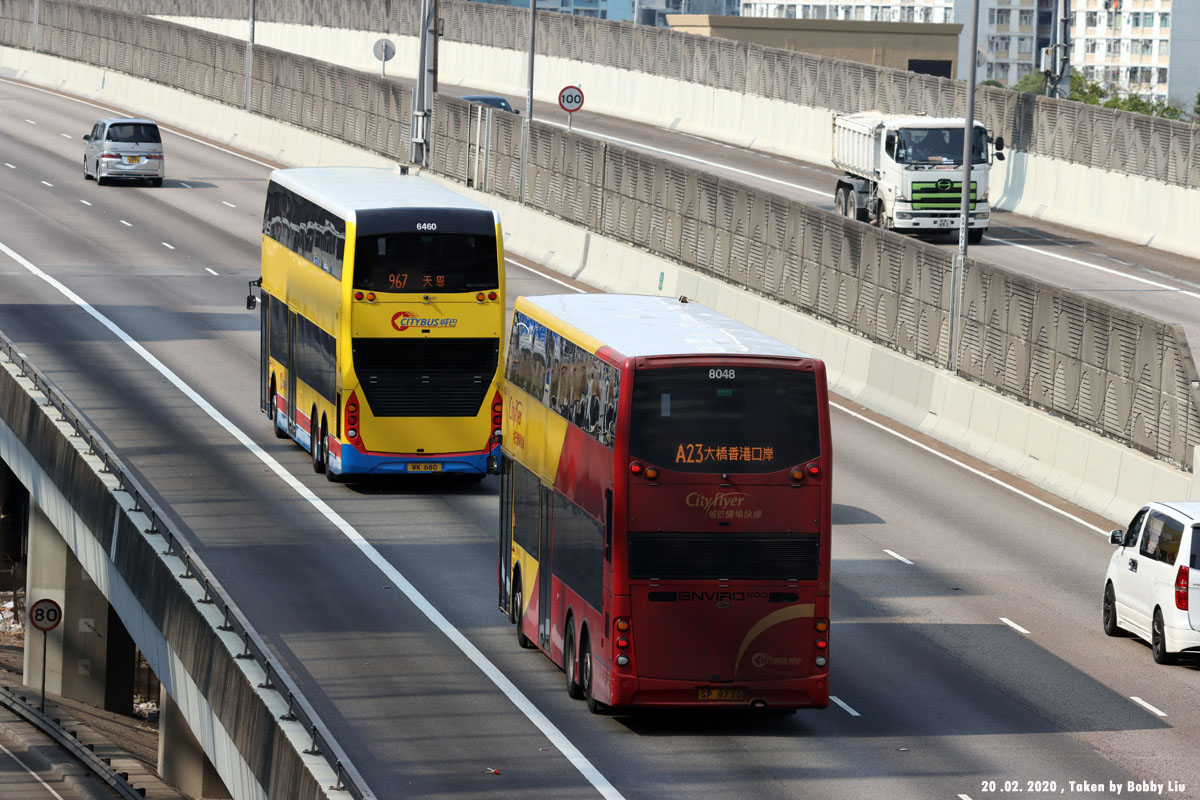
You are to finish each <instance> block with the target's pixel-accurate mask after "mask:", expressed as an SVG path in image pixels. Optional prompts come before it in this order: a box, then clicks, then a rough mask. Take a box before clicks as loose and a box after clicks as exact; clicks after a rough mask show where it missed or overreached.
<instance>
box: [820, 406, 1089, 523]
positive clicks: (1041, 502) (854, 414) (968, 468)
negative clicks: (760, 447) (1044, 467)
mask: <svg viewBox="0 0 1200 800" xmlns="http://www.w3.org/2000/svg"><path fill="white" fill-rule="evenodd" d="M829 405H830V407H832V408H836V409H837V410H838V411H843V412H845V413H847V414H849V415H850V416H852V417H854V418H855V419H858V420H862V421H863V422H866V423H867V424H869V425H874V426H875V427H876V428H878V429H879V430H881V431H886V432H888V433H890V434H891V435H892V436H895V437H896V438H898V439H901V440H902V441H905V442H908V443H909V444H911V445H913V446H915V447H919V448H920V449H922V450H924V451H925V452H927V453H929V454H930V455H935V456H937V457H938V458H940V459H943V460H945V461H949V462H950V463H951V464H954V465H955V466H957V467H961V468H962V469H965V470H966V471H967V472H970V473H971V474H973V475H975V476H977V477H980V478H983V479H984V480H988V481H991V482H992V483H994V484H996V485H997V486H1000V487H1003V488H1005V489H1008V490H1009V491H1010V492H1012V493H1014V494H1017V495H1020V496H1021V497H1023V498H1025V499H1026V500H1029V501H1030V502H1032V503H1036V504H1038V505H1039V506H1041V507H1043V508H1045V509H1048V510H1050V511H1053V512H1054V513H1056V514H1061V515H1062V516H1064V517H1066V518H1067V519H1069V520H1071V521H1072V522H1078V523H1079V524H1080V525H1082V526H1083V527H1085V528H1087V529H1089V530H1093V531H1095V532H1096V533H1098V534H1100V535H1101V536H1103V537H1104V538H1106V539H1107V538H1108V531H1105V530H1101V529H1100V528H1097V527H1096V526H1095V525H1092V524H1091V523H1090V522H1085V521H1084V520H1082V519H1080V518H1079V517H1077V516H1075V515H1074V514H1072V513H1071V512H1069V511H1064V510H1062V509H1061V508H1057V507H1055V506H1053V505H1051V504H1050V503H1047V502H1046V501H1045V500H1041V499H1038V498H1036V497H1034V496H1033V495H1031V494H1029V492H1024V491H1021V490H1020V489H1018V488H1017V487H1015V486H1013V485H1011V484H1007V483H1005V482H1004V481H1002V480H1000V479H999V478H997V477H996V476H994V475H988V474H987V473H986V472H983V471H982V470H978V469H975V468H974V467H972V466H969V465H967V464H964V463H963V462H961V461H959V460H958V459H957V458H954V457H953V456H949V455H946V454H945V453H941V452H938V451H937V450H934V449H933V448H932V447H930V446H929V445H927V444H923V443H922V442H918V441H917V440H916V439H913V438H912V437H911V436H905V435H904V434H903V433H900V431H897V430H893V429H891V428H889V427H888V426H886V425H884V424H882V423H879V422H876V421H875V420H873V419H870V418H868V417H864V416H863V415H862V414H859V413H858V412H857V411H852V410H850V409H849V408H846V407H845V406H842V405H838V404H837V403H830V404H829Z"/></svg>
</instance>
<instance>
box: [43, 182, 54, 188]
mask: <svg viewBox="0 0 1200 800" xmlns="http://www.w3.org/2000/svg"><path fill="white" fill-rule="evenodd" d="M42 186H49V187H50V188H51V189H53V188H54V184H53V183H51V182H50V181H42Z"/></svg>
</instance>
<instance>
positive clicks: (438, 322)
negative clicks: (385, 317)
mask: <svg viewBox="0 0 1200 800" xmlns="http://www.w3.org/2000/svg"><path fill="white" fill-rule="evenodd" d="M457 326H458V319H457V318H455V317H444V318H433V317H418V316H417V315H415V314H410V313H408V312H407V311H398V312H396V313H395V314H393V315H392V327H393V328H395V329H396V330H398V331H400V332H401V333H403V332H404V331H406V330H408V329H409V328H454V327H457Z"/></svg>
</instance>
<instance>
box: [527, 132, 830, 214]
mask: <svg viewBox="0 0 1200 800" xmlns="http://www.w3.org/2000/svg"><path fill="white" fill-rule="evenodd" d="M539 121H540V122H542V123H543V124H545V125H554V126H555V127H559V128H564V129H565V128H566V127H567V126H566V125H563V124H561V123H558V122H549V121H547V120H544V119H543V120H539ZM576 130H578V131H579V132H580V133H586V134H587V135H588V136H593V137H595V138H597V139H606V140H608V141H610V142H616V143H617V144H624V145H628V146H629V147H633V148H635V149H637V150H646V151H648V152H651V153H659V154H661V155H665V156H671V157H672V158H680V159H683V160H684V161H691V162H692V163H694V164H702V165H704V166H706V167H709V168H711V169H719V170H722V171H724V172H732V173H733V174H735V175H745V176H747V177H750V178H757V179H758V180H760V181H767V182H769V183H777V184H779V185H780V186H786V187H788V188H789V189H799V190H801V191H804V192H812V193H813V194H819V195H820V196H821V197H826V198H831V196H830V194H829V192H826V191H824V190H821V189H810V188H809V187H807V186H801V185H800V184H798V183H792V182H791V181H785V180H780V179H779V178H772V177H771V176H770V175H763V174H762V173H759V172H752V171H751V170H748V169H738V168H737V167H731V166H729V165H728V164H721V163H718V162H716V161H707V160H705V159H703V158H698V157H696V156H689V155H688V154H687V153H680V152H678V151H676V150H665V149H663V148H661V147H654V146H652V145H648V144H642V143H641V142H635V141H633V140H631V139H622V138H620V137H619V136H609V135H607V134H604V133H596V132H594V131H585V130H581V129H578V128H576ZM752 152H757V151H752Z"/></svg>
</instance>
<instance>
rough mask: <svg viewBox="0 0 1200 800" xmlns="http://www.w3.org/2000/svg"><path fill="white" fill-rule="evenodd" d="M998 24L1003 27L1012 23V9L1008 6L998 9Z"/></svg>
mask: <svg viewBox="0 0 1200 800" xmlns="http://www.w3.org/2000/svg"><path fill="white" fill-rule="evenodd" d="M996 24H997V25H999V26H1000V27H1001V28H1008V27H1009V26H1011V25H1012V11H1011V10H1010V9H1007V8H1001V9H997V11H996Z"/></svg>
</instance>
